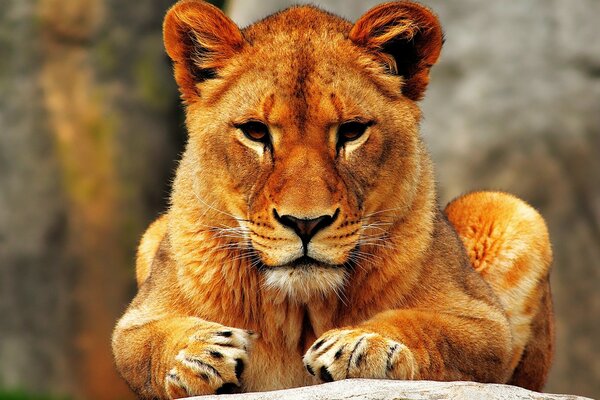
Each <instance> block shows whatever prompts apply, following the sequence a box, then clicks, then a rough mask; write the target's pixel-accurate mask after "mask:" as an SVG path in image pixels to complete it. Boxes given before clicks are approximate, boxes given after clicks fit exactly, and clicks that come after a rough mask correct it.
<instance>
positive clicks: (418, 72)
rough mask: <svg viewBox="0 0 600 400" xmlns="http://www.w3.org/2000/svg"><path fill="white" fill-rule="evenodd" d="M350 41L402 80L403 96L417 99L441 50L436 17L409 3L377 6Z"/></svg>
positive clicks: (362, 19) (361, 20) (362, 20)
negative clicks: (365, 50)
mask: <svg viewBox="0 0 600 400" xmlns="http://www.w3.org/2000/svg"><path fill="white" fill-rule="evenodd" d="M349 38H350V40H352V42H354V43H355V44H356V45H358V46H361V47H364V48H366V49H367V51H369V52H370V53H371V54H372V55H373V56H375V58H376V59H377V60H378V61H380V62H382V63H383V64H384V65H385V66H386V68H387V69H388V70H389V71H390V72H391V73H394V74H398V75H401V76H402V77H403V78H404V84H403V86H402V94H403V95H404V96H406V97H408V98H410V99H412V100H415V101H417V100H420V99H421V98H422V97H423V94H424V93H425V89H426V87H427V83H428V82H429V70H430V68H431V67H432V66H433V65H434V64H435V62H436V61H437V59H438V57H439V55H440V51H441V50H442V44H443V41H444V39H443V34H442V28H441V26H440V23H439V21H438V19H437V17H436V16H435V14H434V13H433V12H432V11H431V10H429V9H428V8H427V7H425V6H422V5H420V4H417V3H412V2H409V1H397V2H391V3H385V4H381V5H378V6H376V7H374V8H372V9H371V10H369V11H368V12H367V13H366V14H364V15H363V16H362V17H360V18H359V19H358V21H356V23H355V24H354V26H353V27H352V29H351V31H350V34H349Z"/></svg>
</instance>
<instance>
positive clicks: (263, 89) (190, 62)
mask: <svg viewBox="0 0 600 400" xmlns="http://www.w3.org/2000/svg"><path fill="white" fill-rule="evenodd" d="M164 38H165V46H166V49H167V52H168V54H169V56H170V57H171V59H172V60H173V61H174V67H175V75H176V80H177V82H178V84H179V87H180V90H181V93H182V97H183V99H184V101H185V103H186V107H187V127H188V131H189V143H188V145H187V149H186V152H185V155H184V157H183V160H182V167H181V170H183V171H185V172H182V171H180V172H179V173H178V174H186V179H188V180H191V182H192V183H191V185H190V186H189V187H190V188H191V190H193V191H194V195H195V200H193V201H198V202H200V203H201V204H202V208H205V210H206V213H205V214H204V215H203V218H202V220H199V221H198V228H199V229H201V228H202V227H203V226H206V227H212V228H214V229H215V231H216V232H218V233H217V234H219V235H221V237H228V236H231V238H230V239H231V240H230V241H231V247H232V248H237V249H243V250H244V251H247V252H249V253H251V254H253V255H255V262H254V264H255V266H256V267H258V268H260V269H261V270H262V271H263V272H264V274H265V281H266V283H267V284H268V285H271V286H277V287H279V288H281V289H283V290H285V291H286V292H287V293H288V294H290V295H292V296H300V297H307V296H310V295H312V294H314V293H315V292H318V291H328V290H332V289H334V290H335V289H337V288H339V287H340V286H341V285H342V284H343V282H344V279H345V278H346V275H347V274H348V273H349V272H348V271H351V270H352V268H351V267H352V266H353V265H355V264H356V263H360V262H362V261H363V259H364V258H367V257H369V253H368V252H367V251H365V248H366V247H368V246H375V247H376V246H384V245H385V243H384V242H382V240H381V238H382V237H383V236H385V233H386V232H387V231H388V228H389V225H390V224H392V223H394V222H395V221H398V220H401V219H402V218H404V216H405V215H406V214H407V213H409V212H410V210H411V207H412V204H413V201H414V198H415V196H416V194H417V192H418V188H419V185H420V176H421V172H420V170H421V169H422V168H423V165H424V164H425V163H427V162H428V161H427V160H428V159H427V155H426V154H425V153H424V152H423V150H422V147H421V143H420V139H419V135H418V124H419V119H420V111H419V108H418V107H417V105H416V101H417V100H419V99H420V98H421V96H422V94H423V92H424V90H425V87H426V85H427V81H428V73H429V68H430V67H431V66H432V65H433V64H434V63H435V61H436V60H437V58H438V55H439V52H440V49H441V45H442V33H441V29H440V26H439V23H438V21H437V18H436V17H435V16H434V15H433V14H432V13H431V11H429V10H428V9H426V8H425V7H423V6H420V5H417V4H414V3H409V2H394V3H387V4H383V5H380V6H377V7H376V8H374V9H372V10H371V11H369V12H368V13H366V14H365V15H364V16H362V17H361V18H360V19H359V20H358V21H357V22H356V23H355V24H354V25H353V24H351V23H350V22H348V21H345V20H343V19H341V18H339V17H336V16H334V15H331V14H328V13H326V12H324V11H321V10H319V9H316V8H313V7H310V6H302V7H293V8H290V9H288V10H285V11H283V12H281V13H278V14H275V15H273V16H270V17H268V18H267V19H264V20H262V21H260V22H258V23H256V24H254V25H251V26H250V27H248V28H246V29H243V30H240V29H239V28H238V27H237V26H236V25H235V24H234V23H233V22H232V21H231V20H230V19H229V18H227V17H226V16H225V15H224V14H223V13H222V12H221V11H220V10H218V9H217V8H215V7H213V6H211V5H209V4H207V3H204V2H200V1H192V0H190V1H184V2H179V3H178V4H177V5H175V6H174V7H173V8H172V9H171V10H170V11H169V13H168V15H167V17H166V20H165V25H164ZM220 228H222V229H220Z"/></svg>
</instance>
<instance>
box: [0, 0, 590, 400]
mask: <svg viewBox="0 0 600 400" xmlns="http://www.w3.org/2000/svg"><path fill="white" fill-rule="evenodd" d="M172 3H173V1H171V0H137V1H121V0H0V5H1V7H0V8H1V10H2V12H1V13H0V398H3V399H28V398H30V399H32V398H36V399H100V400H103V399H107V400H108V399H130V398H132V397H133V396H132V394H131V393H130V392H129V391H128V389H127V388H126V386H125V384H124V383H123V382H122V381H121V380H120V378H119V377H118V376H117V374H116V372H115V370H114V367H113V364H112V356H111V351H110V342H109V341H110V334H111V331H112V328H113V326H114V324H115V321H116V319H117V318H118V317H119V316H120V314H121V313H122V312H123V311H124V308H125V307H126V305H127V303H128V301H129V300H130V299H131V298H132V296H133V295H134V293H135V284H134V255H135V247H136V244H137V242H138V240H139V238H140V235H141V234H142V232H143V230H144V229H145V227H146V226H147V225H148V224H149V222H150V221H151V220H153V219H154V218H155V217H156V216H157V215H158V214H159V213H160V212H162V211H163V210H164V209H165V204H166V200H167V198H168V193H169V184H170V179H171V178H172V176H173V172H174V169H175V167H176V163H177V159H178V157H179V154H180V153H181V151H182V148H183V145H184V143H185V132H184V128H183V116H182V111H181V107H180V105H179V100H178V93H177V88H176V87H175V85H174V81H173V78H172V75H171V67H170V64H169V61H168V59H167V57H166V56H165V54H164V50H163V46H162V41H161V23H162V18H163V16H164V13H165V11H166V9H167V8H168V7H169V6H170V5H171V4H172ZM314 3H316V4H319V5H321V6H322V7H324V8H325V9H328V10H330V11H334V12H336V13H338V14H340V15H342V16H345V17H347V18H349V19H352V20H354V19H356V18H357V17H358V16H359V15H360V14H362V13H363V12H364V11H366V10H367V9H368V8H370V7H372V6H373V5H375V4H377V3H378V2H377V1H373V0H371V1H359V0H329V1H324V0H323V1H315V2H314ZM423 3H425V4H427V5H429V6H431V7H432V8H433V9H434V10H435V11H436V12H437V13H438V15H439V17H440V19H441V22H442V25H443V26H444V28H445V32H446V44H445V47H444V51H443V53H442V57H441V61H440V63H439V64H438V65H437V66H435V67H434V68H433V73H432V80H431V84H430V86H429V90H428V94H427V96H426V99H425V100H424V101H423V102H422V106H423V108H424V113H425V120H424V123H423V134H424V136H425V139H426V141H427V143H428V146H429V148H430V150H431V152H432V154H433V158H434V160H435V162H436V166H437V177H438V181H439V187H440V203H441V204H442V205H445V204H446V203H447V202H448V201H449V200H451V199H452V198H453V197H455V196H458V195H460V194H461V193H464V192H466V191H469V190H472V189H482V188H488V189H500V190H505V191H509V192H512V193H515V194H517V195H518V196H520V197H522V198H523V199H525V200H527V201H528V202H530V203H531V204H533V205H534V206H535V207H536V208H537V209H538V210H540V211H541V213H542V214H543V215H544V217H545V218H546V219H547V221H548V224H549V228H550V232H551V238H552V241H553V244H554V252H555V263H554V271H553V277H552V284H553V289H554V299H555V307H556V314H557V324H558V325H557V335H558V338H557V339H558V340H557V344H558V345H557V352H556V360H555V364H554V367H553V370H552V374H551V377H550V380H549V383H548V385H547V388H546V390H547V391H549V392H558V393H573V394H580V395H587V396H590V397H596V398H600V290H599V285H600V279H599V278H600V276H599V275H600V261H599V260H600V25H599V24H598V16H600V1H598V0H572V1H568V2H567V1H559V0H523V1H503V2H483V1H478V0H454V1H452V2H450V1H444V0H425V1H423ZM218 5H219V6H221V7H224V8H225V10H226V11H227V12H228V13H229V15H231V16H232V18H233V19H234V20H235V21H236V22H238V23H239V24H240V25H242V26H244V25H247V24H249V23H251V22H252V21H254V20H256V19H258V18H261V17H263V16H265V15H267V14H269V13H271V12H273V11H275V10H278V9H281V8H283V7H285V6H287V5H289V4H288V1H287V0H237V1H236V0H230V1H226V3H225V4H223V3H219V4H218ZM491 334H493V333H491Z"/></svg>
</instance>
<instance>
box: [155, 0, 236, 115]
mask: <svg viewBox="0 0 600 400" xmlns="http://www.w3.org/2000/svg"><path fill="white" fill-rule="evenodd" d="M163 40H164V43H165V49H166V50H167V54H169V57H171V59H172V60H173V63H174V69H175V80H176V81H177V84H178V85H179V90H180V91H181V96H182V98H183V100H184V101H185V102H186V103H190V102H193V101H194V100H195V99H196V98H197V97H198V96H199V92H198V89H197V86H196V84H197V83H200V82H203V81H205V80H207V79H210V78H214V77H215V76H216V75H217V73H218V69H219V68H220V67H223V66H224V65H225V64H226V62H227V60H228V59H229V58H230V57H231V56H233V55H234V54H235V53H236V52H237V51H239V50H240V49H241V47H242V46H243V44H244V38H243V36H242V33H241V32H240V30H239V28H238V27H237V26H236V24H235V23H234V22H233V21H232V20H230V19H229V18H227V17H226V16H225V14H223V12H221V10H219V9H218V8H217V7H215V6H213V5H211V4H208V3H205V2H204V1H200V0H181V1H179V2H177V3H176V4H175V5H174V6H173V7H171V9H170V10H169V11H168V12H167V15H166V17H165V22H164V25H163Z"/></svg>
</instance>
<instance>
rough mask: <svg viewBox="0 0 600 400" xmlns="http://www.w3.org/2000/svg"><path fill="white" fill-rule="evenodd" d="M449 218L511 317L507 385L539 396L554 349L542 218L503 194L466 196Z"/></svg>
mask: <svg viewBox="0 0 600 400" xmlns="http://www.w3.org/2000/svg"><path fill="white" fill-rule="evenodd" d="M445 213H446V215H447V217H448V219H449V220H450V222H451V223H452V224H453V225H454V228H455V229H456V231H457V232H458V235H459V236H460V238H461V240H462V241H463V243H464V245H465V247H466V250H467V253H468V255H469V258H470V260H471V264H472V265H473V267H474V268H475V270H477V271H478V272H479V273H480V274H481V276H482V277H483V278H484V279H485V280H486V281H487V282H488V283H489V285H490V286H491V287H492V289H493V290H494V292H495V293H496V295H497V296H498V298H499V299H500V302H501V304H502V306H503V307H504V310H505V311H506V314H507V316H508V320H509V322H510V326H511V332H512V335H513V357H512V367H513V371H514V372H513V375H512V378H511V379H510V381H509V383H512V384H515V385H518V386H522V387H525V388H528V389H532V390H541V389H542V388H543V386H544V384H545V381H546V377H547V375H548V371H549V369H550V364H551V362H552V353H553V348H554V317H553V312H552V299H551V295H550V283H549V272H550V264H551V262H552V249H551V246H550V242H549V238H548V230H547V228H546V224H545V222H544V220H543V218H542V217H541V216H540V215H539V214H538V212H537V211H536V210H535V209H533V208H532V207H531V206H529V205H528V204H527V203H525V202H524V201H522V200H520V199H518V198H516V197H514V196H512V195H509V194H506V193H501V192H474V193H470V194H467V195H465V196H462V197H459V198H458V199H456V200H454V201H452V202H451V203H450V204H448V206H447V207H446V210H445Z"/></svg>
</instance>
